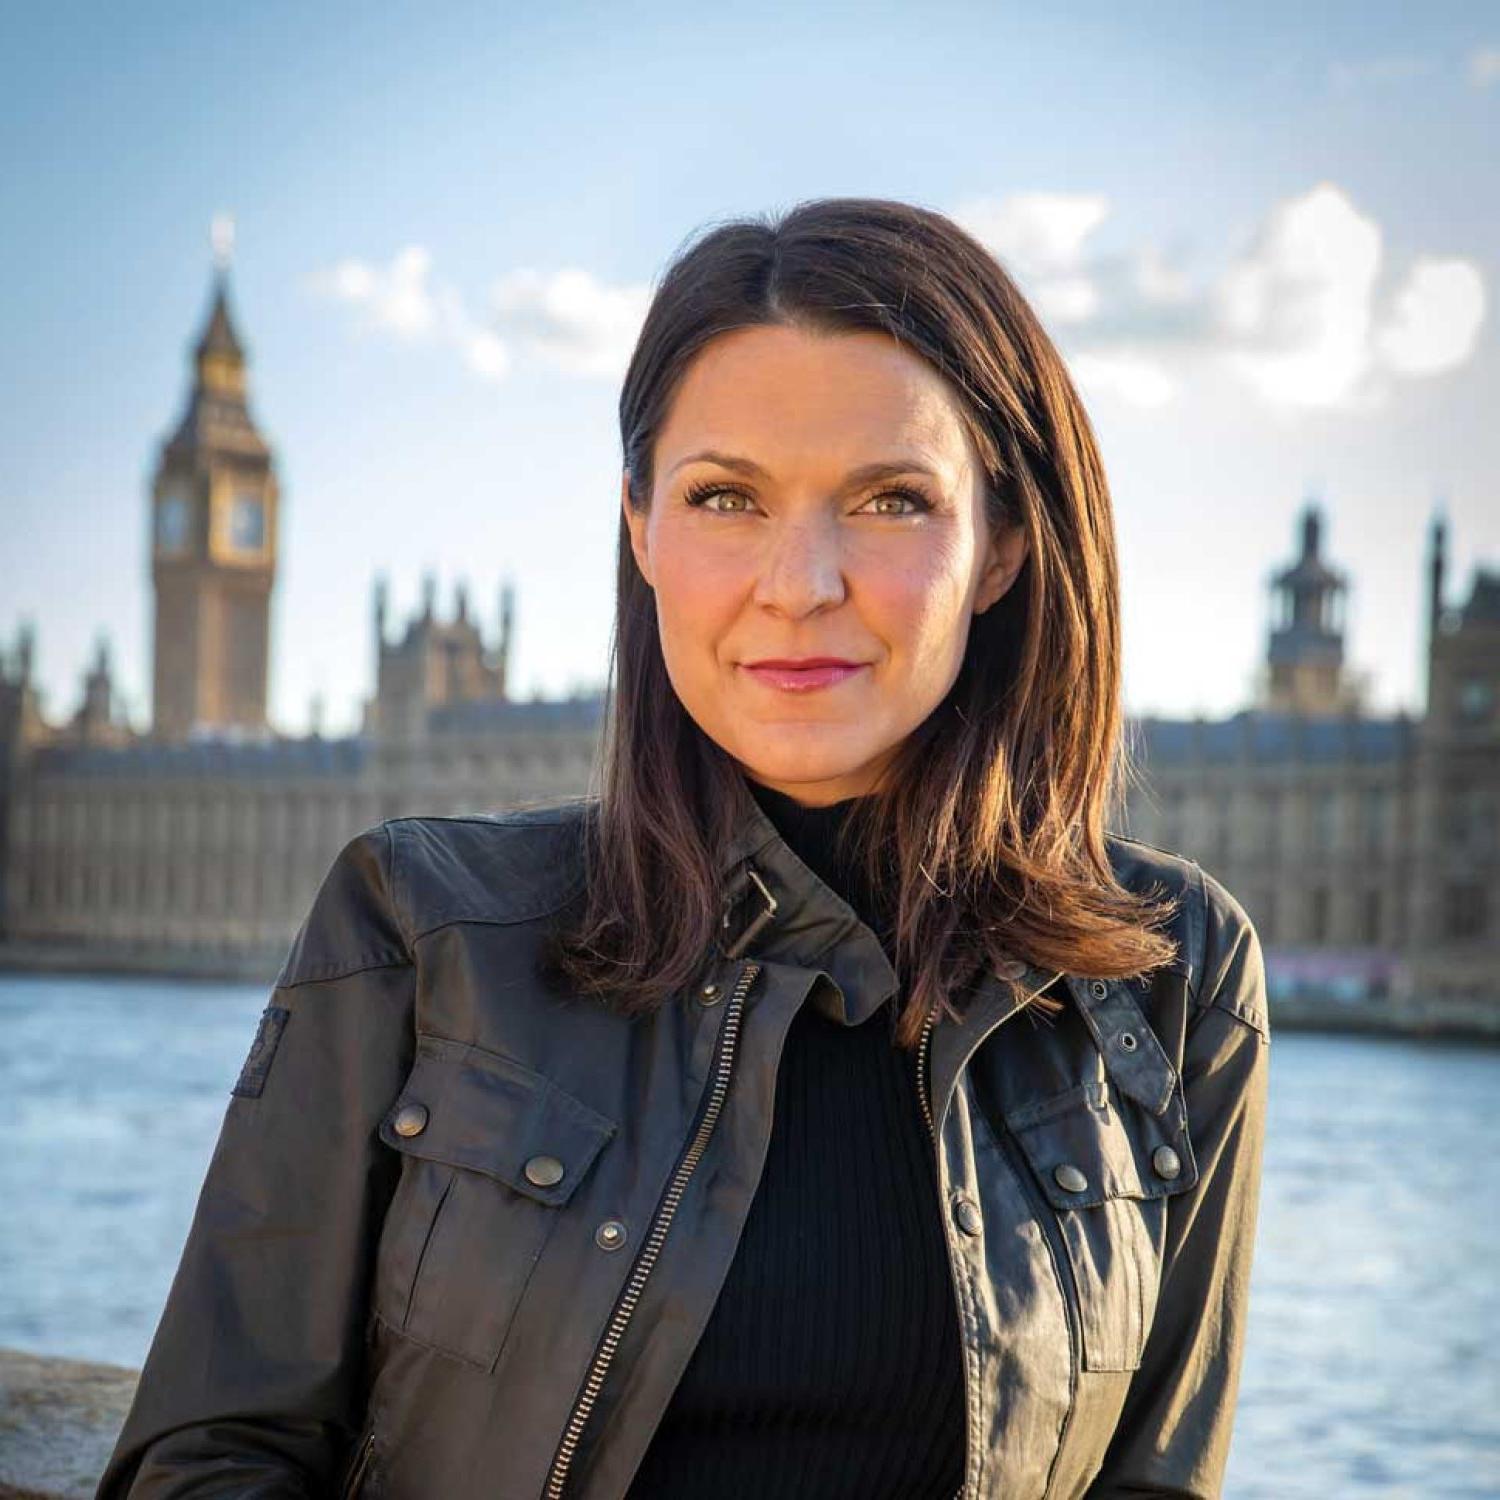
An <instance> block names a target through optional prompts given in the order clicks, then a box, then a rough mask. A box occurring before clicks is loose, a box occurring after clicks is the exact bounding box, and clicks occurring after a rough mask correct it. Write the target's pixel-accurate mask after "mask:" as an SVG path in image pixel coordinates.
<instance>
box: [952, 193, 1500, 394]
mask: <svg viewBox="0 0 1500 1500" xmlns="http://www.w3.org/2000/svg"><path fill="white" fill-rule="evenodd" d="M1109 212H1110V205H1109V203H1108V201H1107V200H1106V199H1104V198H1102V197H1100V196H1099V195H1097V194H1080V195H1077V196H1076V197H1073V198H1069V197H1067V196H1065V195H1057V194H1040V193H1026V194H1017V195H1015V196H1014V197H1011V198H1007V199H1003V200H1000V201H995V200H990V199H971V200H969V201H968V202H966V203H964V204H961V205H960V206H959V207H958V209H957V210H955V212H954V217H955V218H957V219H958V220H959V222H960V223H962V224H964V225H965V227H967V228H969V229H970V230H971V232H973V233H975V234H977V235H978V237H979V238H980V239H982V240H983V241H984V242H985V243H986V244H987V245H988V246H989V247H990V248H991V249H992V250H993V251H994V252H995V253H996V254H997V255H998V256H999V258H1000V260H1001V262H1002V263H1003V264H1004V265H1005V266H1006V268H1007V270H1009V271H1010V272H1011V273H1012V274H1013V275H1014V276H1015V278H1016V280H1017V282H1018V283H1019V284H1020V285H1021V287H1022V289H1023V290H1024V291H1025V293H1026V296H1027V297H1028V299H1029V300H1030V301H1031V302H1032V303H1033V305H1034V306H1035V307H1036V309H1037V311H1038V313H1039V314H1040V315H1041V317H1042V318H1043V320H1044V322H1046V323H1047V324H1048V326H1049V328H1050V329H1052V330H1053V331H1054V332H1055V334H1056V337H1057V339H1058V342H1059V344H1060V345H1062V346H1063V347H1064V349H1065V352H1066V354H1067V357H1068V360H1069V364H1070V367H1071V368H1072V369H1073V371H1074V373H1075V376H1076V377H1077V378H1078V379H1079V381H1080V383H1082V384H1084V385H1086V386H1088V387H1090V388H1091V389H1093V390H1095V391H1098V392H1107V393H1108V394H1110V395H1112V396H1114V397H1118V398H1119V399H1122V400H1125V401H1128V402H1131V403H1133V404H1135V405H1139V406H1145V407H1155V406H1161V405H1164V404H1165V403H1166V402H1168V401H1170V400H1171V399H1172V398H1173V396H1174V395H1175V394H1176V393H1177V392H1178V391H1179V390H1181V389H1182V387H1183V386H1184V384H1185V383H1186V382H1187V381H1188V380H1189V379H1190V378H1191V376H1192V374H1193V373H1194V371H1195V369H1197V368H1199V367H1200V366H1202V365H1205V364H1206V365H1208V366H1210V367H1216V368H1219V369H1223V370H1226V371H1228V372H1229V373H1230V374H1231V375H1232V376H1233V377H1235V378H1236V379H1237V380H1238V381H1240V382H1241V383H1242V384H1243V385H1245V386H1246V387H1247V388H1248V389H1250V390H1251V391H1252V392H1254V394H1255V395H1256V396H1257V397H1259V398H1260V399H1261V400H1262V401H1263V402H1265V403H1266V404H1268V405H1273V406H1280V407H1285V408H1291V409H1305V408H1320V407H1321V408H1329V407H1352V406H1359V405H1364V404H1367V403H1369V402H1371V401H1374V400H1378V399H1380V398H1381V397H1382V396H1384V395H1387V394H1388V393H1389V390H1390V387H1391V384H1392V382H1393V381H1394V380H1397V379H1417V378H1421V377H1423V376H1431V375H1436V374H1439V373H1441V372H1443V371H1445V370H1451V369H1454V368H1456V367H1458V366H1459V365H1461V364H1463V363H1464V362H1465V361H1466V360H1467V359H1468V358H1469V357H1470V355H1471V354H1472V352H1473V350H1474V346H1475V343H1476V341H1477V336H1478V331H1479V328H1480V326H1481V324H1482V322H1483V319H1484V315H1485V306H1486V303H1485V287H1484V281H1483V277H1482V275H1481V273H1480V271H1479V269H1478V267H1477V266H1476V265H1474V264H1473V263H1472V262H1470V261H1465V260H1461V259H1457V258H1444V259H1439V258H1436V257H1431V256H1420V257H1418V258H1417V259H1416V260H1415V261H1414V262H1413V263H1412V265H1411V266H1410V268H1409V269H1408V270H1407V271H1406V273H1405V275H1404V277H1403V278H1402V279H1401V280H1400V282H1399V284H1397V285H1396V287H1395V289H1394V291H1392V292H1390V293H1388V294H1383V293H1382V290H1381V287H1382V277H1383V276H1388V275H1389V273H1388V270H1387V266H1386V257H1385V248H1384V236H1383V234H1382V232H1381V229H1380V226H1379V225H1378V224H1377V223H1376V222H1375V220H1374V219H1372V218H1370V217H1369V216H1368V215H1366V214H1364V213H1361V212H1360V211H1359V209H1358V208H1356V206H1355V205H1354V203H1353V202H1352V200H1351V199H1350V198H1349V196H1348V194H1347V193H1346V192H1344V190H1343V189H1342V188H1340V187H1338V186H1337V185H1336V184H1334V183H1329V182H1324V183H1319V184H1318V185H1316V186H1315V187H1313V188H1312V189H1310V190H1309V191H1308V192H1306V193H1302V194H1300V195H1298V196H1296V197H1292V198H1287V199H1284V200H1282V201H1281V202H1279V203H1277V204H1274V205H1273V206H1272V208H1271V210H1270V211H1269V212H1268V213H1267V215H1266V216H1265V219H1264V220H1263V222H1262V224H1261V225H1260V227H1259V229H1258V230H1257V231H1256V233H1255V234H1253V235H1252V236H1251V237H1250V239H1249V242H1248V244H1246V245H1245V246H1244V247H1242V248H1241V249H1240V250H1238V251H1237V252H1234V253H1232V256H1231V259H1230V260H1229V262H1228V263H1227V265H1225V266H1224V268H1223V269H1222V270H1221V271H1220V272H1219V273H1218V274H1217V275H1215V276H1211V277H1207V278H1203V279H1196V280H1195V279H1194V278H1193V277H1192V276H1190V275H1189V274H1188V272H1187V270H1186V269H1185V268H1184V267H1183V265H1182V264H1181V263H1180V262H1181V257H1180V255H1178V254H1175V253H1169V252H1168V251H1167V250H1164V249H1163V248H1162V247H1160V246H1158V245H1156V244H1155V243H1152V242H1146V243H1143V244H1142V245H1140V246H1138V247H1136V248H1133V249H1129V250H1125V251H1112V252H1105V251H1100V250H1097V249H1095V248H1094V247H1093V246H1092V244H1091V240H1092V239H1093V237H1094V236H1095V234H1096V233H1097V231H1098V230H1099V229H1100V228H1102V227H1103V225H1104V224H1105V222H1106V220H1107V219H1108V216H1109Z"/></svg>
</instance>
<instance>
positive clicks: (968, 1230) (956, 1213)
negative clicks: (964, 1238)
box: [953, 1193, 984, 1235]
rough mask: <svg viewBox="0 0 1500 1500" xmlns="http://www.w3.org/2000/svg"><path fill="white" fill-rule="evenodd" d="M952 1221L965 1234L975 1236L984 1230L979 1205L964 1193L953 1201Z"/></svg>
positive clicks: (982, 1216)
mask: <svg viewBox="0 0 1500 1500" xmlns="http://www.w3.org/2000/svg"><path fill="white" fill-rule="evenodd" d="M953 1220H954V1222H955V1223H956V1224H957V1225H958V1227H959V1228H960V1229H962V1230H963V1232H964V1233H965V1234H968V1235H976V1234H979V1233H980V1232H981V1231H982V1230H983V1229H984V1215H983V1214H981V1213H980V1212H979V1205H978V1204H977V1203H976V1202H975V1201H974V1200H973V1199H972V1198H970V1197H969V1196H968V1195H967V1194H966V1193H964V1194H960V1195H959V1196H958V1197H957V1198H955V1199H954V1200H953Z"/></svg>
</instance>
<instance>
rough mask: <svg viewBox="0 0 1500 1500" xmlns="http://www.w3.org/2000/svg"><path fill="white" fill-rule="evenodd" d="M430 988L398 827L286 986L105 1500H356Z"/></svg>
mask: <svg viewBox="0 0 1500 1500" xmlns="http://www.w3.org/2000/svg"><path fill="white" fill-rule="evenodd" d="M414 990H415V982H414V968H413V965H412V963H411V960H410V953H409V949H408V945H407V943H406V942H405V940H404V938H403V934H402V928H401V923H400V920H399V917H398V914H397V906H396V902H395V900H394V899H393V895H392V833H391V828H390V825H388V824H381V825H379V826H378V827H376V828H374V829H371V830H368V831H367V832H365V833H362V834H360V835H358V836H357V837H356V838H354V839H352V840H350V842H349V843H348V844H346V845H345V846H344V848H343V850H342V851H341V852H340V853H339V855H338V857H337V858H336V859H335V860H334V862H333V865H332V867H331V868H330V869H329V871H328V872H327V874H326V875H325V877H324V879H323V882H322V885H321V886H320V888H319V890H318V893H317V896H316V897H315V899H314V901H313V903H312V907H311V909H310V910H309V912H308V914H307V916H306V917H305V919H304V921H303V923H302V925H301V927H300V928H299V930H298V932H297V935H296V937H295V939H294V940H293V943H292V946H291V950H290V952H289V954H288V956H287V959H286V962H285V964H284V965H283V967H282V970H281V972H280V974H279V975H278V976H277V978H276V980H275V982H274V985H273V989H272V993H271V1003H270V1005H269V1006H268V1007H267V1009H266V1012H265V1015H264V1016H263V1017H262V1020H261V1025H260V1029H259V1031H258V1032H257V1035H256V1038H255V1041H254V1042H253V1044H252V1045H251V1049H250V1054H249V1056H248V1057H247V1058H246V1061H245V1065H244V1068H243V1070H242V1071H241V1073H240V1077H239V1081H238V1082H237V1083H236V1085H235V1087H234V1090H233V1093H232V1094H231V1097H230V1100H229V1105H228V1109H227V1112H226V1114H225V1116H224V1121H223V1125H222V1128H221V1130H220V1133H219V1138H218V1142H217V1145H216V1146H215V1149H214V1152H213V1156H212V1159H211V1161H210V1163H209V1167H208V1172H207V1175H206V1177H205V1179H204V1182H203V1186H202V1190H201V1192H200V1194H199V1198H198V1204H197V1209H196V1212H195V1215H194V1218H193V1221H192V1226H191V1229H190V1230H189V1233H188V1238H187V1243H186V1246H185V1248H184V1250H183V1253H182V1258H181V1262H180V1264H179V1265H178V1268H177V1273H176V1276H175V1279H174V1280H173V1282H172V1287H171V1291H170V1293H169V1294H168V1297H167V1303H166V1308H165V1311H164V1312H163V1314H162V1317H161V1321H160V1323H159V1325H158V1327H157V1330H156V1336H155V1339H154V1341H153V1343H152V1345H151V1349H150V1352H149V1354H148V1356H147V1359H146V1363H145V1367H144V1369H143V1370H142V1372H141V1378H140V1383H139V1385H138V1387H137V1389H136V1393H135V1398H134V1402H133V1404H132V1406H131V1408H130V1411H129V1414H128V1415H127V1417H126V1420H125V1425H124V1427H123V1429H122V1431H121V1433H120V1435H119V1438H118V1440H117V1442H116V1444H115V1448H114V1451H113V1453H112V1454H111V1456H110V1459H109V1463H108V1465H107V1467H106V1469H105V1472H104V1475H103V1477H102V1478H101V1480H100V1482H99V1486H98V1489H97V1491H96V1500H123V1497H126V1496H129V1497H131V1500H168V1497H173V1500H175V1497H178V1496H184V1497H185V1496H208V1495H213V1496H217V1497H229V1496H233V1497H244V1500H249V1497H256V1500H270V1497H273V1496H274V1497H292V1496H296V1497H312V1496H323V1495H326V1494H329V1493H337V1483H338V1481H339V1480H340V1478H341V1476H342V1472H343V1469H344V1468H345V1466H346V1464H347V1462H348V1455H349V1452H350V1449H351V1447H352V1444H353V1441H354V1439H355V1437H356V1436H357V1434H358V1431H359V1428H360V1425H361V1423H362V1421H363V1417H364V1411H363V1384H364V1382H363V1357H364V1347H365V1328H366V1312H367V1304H368V1296H369V1282H370V1274H371V1267H372V1263H373V1252H374V1245H375V1241H376V1239H377V1237H378V1234H379V1229H380V1223H381V1220H382V1218H383V1216H384V1212H385V1207H386V1205H387V1204H388V1203H389V1201H390V1196H391V1194H392V1192H393V1191H394V1187H395V1179H396V1176H397V1172H398V1168H397V1165H396V1163H395V1161H394V1160H393V1159H394V1158H395V1156H396V1153H394V1152H391V1151H389V1150H387V1148H386V1147H384V1146H383V1145H382V1144H381V1142H380V1140H379V1138H378V1136H377V1134H376V1130H377V1127H378V1125H379V1122H380V1118H381V1116H382V1115H383V1113H384V1112H385V1110H386V1109H387V1108H388V1106H389V1104H390V1102H391V1101H392V1100H393V1099H394V1098H395V1097H396V1095H397V1093H398V1092H399V1090H400V1087H401V1084H402V1081H403V1079H404V1078H405V1076H406V1073H407V1071H408V1069H409V1067H410V1065H411V1058H412V1052H413V1045H414V1044H413V1028H414V1015H413V996H414Z"/></svg>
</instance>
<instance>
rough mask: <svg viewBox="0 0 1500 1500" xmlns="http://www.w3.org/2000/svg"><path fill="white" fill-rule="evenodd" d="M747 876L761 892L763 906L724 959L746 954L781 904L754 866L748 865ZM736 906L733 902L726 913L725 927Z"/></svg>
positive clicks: (728, 949)
mask: <svg viewBox="0 0 1500 1500" xmlns="http://www.w3.org/2000/svg"><path fill="white" fill-rule="evenodd" d="M745 874H746V876H747V877H748V878H749V880H750V882H751V883H752V884H753V885H754V886H755V888H756V890H757V891H758V892H759V894H760V898H761V901H762V903H763V905H762V907H761V909H760V910H759V911H758V912H756V914H755V915H754V916H753V917H752V918H751V919H750V922H749V925H748V926H746V928H745V929H744V931H743V932H741V933H740V935H739V936H738V937H737V938H736V939H735V940H734V942H733V943H731V944H730V945H729V946H728V947H727V948H726V949H725V950H724V957H725V958H729V959H733V958H738V957H739V956H740V955H741V954H742V953H744V951H745V949H746V948H748V947H749V946H750V944H751V943H752V942H753V941H754V940H755V939H756V938H757V937H758V936H759V935H760V933H761V931H762V929H764V927H765V926H766V924H767V923H768V922H770V920H771V919H772V918H773V917H774V916H775V915H776V912H777V910H778V907H779V904H780V903H779V902H778V901H777V900H776V898H775V896H773V895H772V894H771V892H770V888H769V887H768V886H767V885H766V883H765V881H764V880H762V879H761V878H760V876H759V874H758V873H757V872H756V869H755V866H754V865H751V864H748V863H747V864H746V866H745ZM734 905H735V902H734V901H733V900H731V902H730V906H729V909H728V910H726V911H725V913H724V922H723V925H724V926H725V927H728V926H729V920H730V916H731V913H732V912H733V909H734Z"/></svg>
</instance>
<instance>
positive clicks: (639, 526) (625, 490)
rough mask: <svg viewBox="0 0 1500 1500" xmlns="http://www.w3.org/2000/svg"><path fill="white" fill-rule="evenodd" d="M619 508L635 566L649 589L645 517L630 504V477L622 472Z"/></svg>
mask: <svg viewBox="0 0 1500 1500" xmlns="http://www.w3.org/2000/svg"><path fill="white" fill-rule="evenodd" d="M620 508H621V509H622V510H623V511H624V512H625V524H626V525H627V526H628V527H629V528H630V550H631V551H632V552H633V553H634V554H635V565H636V567H637V568H639V569H640V570H641V577H642V578H644V579H645V580H646V583H647V586H648V587H649V586H651V567H650V559H649V556H648V553H647V550H646V516H645V513H644V512H642V511H637V510H636V508H635V507H634V506H633V505H632V504H631V503H630V475H629V474H628V473H623V472H622V473H621V476H620Z"/></svg>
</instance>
